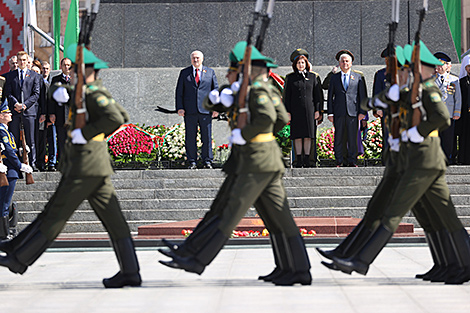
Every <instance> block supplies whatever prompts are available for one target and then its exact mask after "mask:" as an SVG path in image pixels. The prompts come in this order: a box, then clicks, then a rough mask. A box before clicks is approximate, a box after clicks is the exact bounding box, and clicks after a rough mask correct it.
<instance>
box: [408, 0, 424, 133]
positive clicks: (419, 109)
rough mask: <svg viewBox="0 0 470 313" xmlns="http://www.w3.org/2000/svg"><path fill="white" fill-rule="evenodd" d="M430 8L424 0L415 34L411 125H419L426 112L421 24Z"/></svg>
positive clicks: (412, 57) (412, 63)
mask: <svg viewBox="0 0 470 313" xmlns="http://www.w3.org/2000/svg"><path fill="white" fill-rule="evenodd" d="M427 10H428V0H423V8H422V9H420V10H419V11H418V13H419V23H418V30H417V31H416V35H415V45H414V47H413V53H412V55H411V66H412V69H413V83H412V85H411V107H412V108H413V116H412V119H411V126H412V127H414V126H417V125H419V123H420V122H421V119H422V118H423V115H424V114H425V112H424V109H423V105H422V103H421V91H422V90H421V80H422V79H421V59H420V51H421V45H420V39H421V26H422V23H423V21H424V17H425V15H426V11H427Z"/></svg>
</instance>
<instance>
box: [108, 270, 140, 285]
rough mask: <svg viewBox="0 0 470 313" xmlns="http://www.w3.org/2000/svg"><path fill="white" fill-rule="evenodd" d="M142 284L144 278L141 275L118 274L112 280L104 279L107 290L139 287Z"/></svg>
mask: <svg viewBox="0 0 470 313" xmlns="http://www.w3.org/2000/svg"><path fill="white" fill-rule="evenodd" d="M141 284H142V278H141V277H140V274H139V273H132V274H123V273H121V272H118V273H117V274H116V275H114V276H113V277H111V278H105V279H103V285H104V286H105V287H106V288H122V287H124V286H131V287H139V286H140V285H141Z"/></svg>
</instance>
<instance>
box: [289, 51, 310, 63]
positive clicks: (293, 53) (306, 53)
mask: <svg viewBox="0 0 470 313" xmlns="http://www.w3.org/2000/svg"><path fill="white" fill-rule="evenodd" d="M301 55H305V57H306V58H307V59H308V52H307V50H304V49H300V48H299V49H296V50H295V51H294V52H292V54H291V55H290V61H291V62H294V61H295V59H297V57H299V56H301Z"/></svg>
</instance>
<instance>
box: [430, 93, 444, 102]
mask: <svg viewBox="0 0 470 313" xmlns="http://www.w3.org/2000/svg"><path fill="white" fill-rule="evenodd" d="M429 97H430V98H431V100H432V102H440V101H441V96H440V95H439V94H438V93H437V92H433V93H431V94H430V95H429Z"/></svg>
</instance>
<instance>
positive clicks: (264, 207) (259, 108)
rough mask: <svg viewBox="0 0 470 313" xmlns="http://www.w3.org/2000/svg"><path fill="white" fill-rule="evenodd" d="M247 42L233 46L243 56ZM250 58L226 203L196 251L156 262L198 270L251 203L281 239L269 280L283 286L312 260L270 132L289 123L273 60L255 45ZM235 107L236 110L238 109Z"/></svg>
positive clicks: (303, 278)
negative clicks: (271, 75)
mask: <svg viewBox="0 0 470 313" xmlns="http://www.w3.org/2000/svg"><path fill="white" fill-rule="evenodd" d="M245 47H246V42H239V43H237V45H236V46H235V48H234V49H233V50H232V51H233V53H234V54H235V55H236V56H238V58H239V59H242V58H243V57H242V56H243V54H244V51H245ZM251 59H252V69H251V77H250V78H251V81H252V85H251V88H250V91H249V101H248V104H247V109H248V110H249V112H250V115H249V121H248V123H247V125H246V126H245V127H244V128H243V129H240V128H238V125H237V128H235V129H233V130H232V139H231V140H232V144H234V145H236V146H238V147H237V149H240V151H239V160H238V162H237V164H236V175H237V176H236V178H235V182H234V183H233V186H232V189H231V190H230V194H229V198H228V200H227V206H226V208H225V209H224V210H223V211H222V212H221V216H220V217H219V216H217V217H215V218H214V219H213V220H212V221H211V222H210V223H206V224H205V227H204V228H205V229H204V231H202V232H200V234H199V236H200V237H201V238H205V240H204V241H205V244H203V245H201V247H200V249H198V251H196V252H195V253H194V254H193V255H192V256H188V257H180V256H177V255H175V256H173V260H172V261H169V262H165V261H160V263H162V264H164V265H166V266H169V267H172V268H178V269H184V270H185V271H188V272H192V273H197V274H201V273H202V272H203V271H204V268H205V267H206V266H207V265H208V264H210V263H211V262H212V260H213V259H214V258H215V257H216V255H217V254H218V252H219V251H220V250H221V249H222V247H223V246H224V244H225V242H226V241H227V239H228V238H229V237H230V236H231V234H232V231H233V229H234V228H235V227H236V226H237V224H238V222H239V221H240V219H241V218H242V217H243V216H244V215H245V213H246V211H247V210H248V209H249V207H250V206H251V205H252V204H255V207H256V208H257V210H258V212H259V214H260V216H261V218H262V219H263V221H264V222H265V225H266V227H267V228H268V230H269V232H270V235H271V234H274V235H275V237H276V238H279V241H280V240H282V241H283V242H284V248H283V249H284V250H283V251H282V255H281V263H282V265H281V268H280V270H279V271H277V272H276V273H272V274H273V276H274V277H271V278H272V282H273V283H274V284H276V285H286V286H287V285H293V284H296V283H300V284H303V285H309V284H311V279H312V278H311V275H310V262H309V260H308V256H307V252H306V249H305V245H304V243H303V239H302V237H301V235H300V233H299V230H298V228H297V226H296V225H295V223H294V220H293V218H292V215H291V213H290V210H289V206H288V203H287V197H286V192H285V189H284V186H283V184H282V175H283V173H284V163H283V162H282V158H281V151H280V148H279V145H278V144H277V143H276V140H275V137H274V135H273V133H272V132H273V129H276V128H278V126H279V125H281V124H282V125H284V124H285V123H287V112H286V111H285V108H284V106H283V104H282V102H281V98H280V95H279V92H278V91H277V90H276V88H275V87H274V86H272V85H270V84H269V83H268V77H267V74H268V72H267V69H268V67H273V66H275V65H274V64H272V59H270V58H267V57H265V56H263V55H262V54H261V53H259V51H258V50H256V49H255V48H254V47H253V50H252V55H251ZM232 91H233V90H232ZM235 92H236V91H235ZM233 103H235V104H233ZM236 103H237V98H236V97H234V98H232V101H231V103H229V102H227V103H226V104H224V105H226V106H227V107H231V106H232V105H236ZM236 110H237V111H236V112H238V113H240V111H238V108H236ZM242 113H243V112H242ZM276 124H277V125H276ZM273 244H274V242H273ZM273 248H275V247H273Z"/></svg>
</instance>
